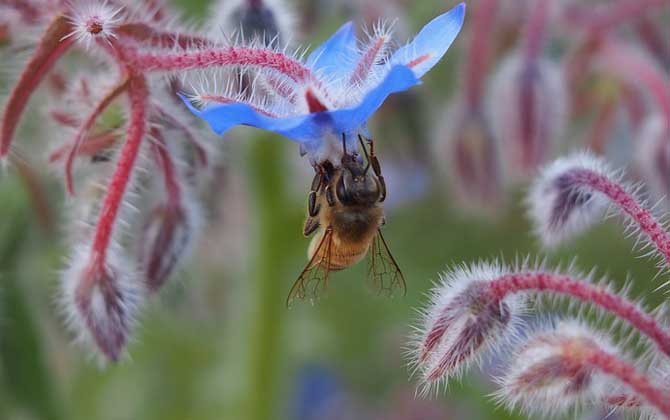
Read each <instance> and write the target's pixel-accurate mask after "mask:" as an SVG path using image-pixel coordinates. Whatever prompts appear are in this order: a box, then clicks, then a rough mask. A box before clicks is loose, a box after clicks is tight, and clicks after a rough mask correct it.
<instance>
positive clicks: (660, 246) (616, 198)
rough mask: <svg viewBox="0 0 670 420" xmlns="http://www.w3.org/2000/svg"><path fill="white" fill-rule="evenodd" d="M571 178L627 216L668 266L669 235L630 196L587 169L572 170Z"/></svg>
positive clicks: (669, 261) (669, 252)
mask: <svg viewBox="0 0 670 420" xmlns="http://www.w3.org/2000/svg"><path fill="white" fill-rule="evenodd" d="M571 177H572V181H573V182H576V183H578V184H581V185H583V186H585V187H587V188H589V189H591V190H594V191H598V192H600V193H601V194H603V195H605V196H606V197H607V198H608V199H609V200H610V201H611V202H612V203H613V204H614V205H616V206H617V207H618V208H619V209H620V210H621V211H622V212H623V213H625V214H627V215H628V216H629V217H630V218H631V219H632V220H633V221H634V222H635V223H636V224H637V225H638V227H639V228H640V230H641V231H642V232H644V234H645V235H646V236H647V237H648V238H649V240H650V241H651V242H652V243H653V244H654V246H655V247H656V249H657V250H658V252H659V253H661V255H663V257H664V259H665V262H666V264H668V265H670V235H669V234H668V232H666V231H665V229H664V228H663V226H662V225H661V223H660V222H659V221H658V220H656V218H655V217H654V216H653V215H652V214H651V212H650V211H649V210H647V209H646V208H645V207H643V206H642V204H641V203H639V202H638V201H637V199H636V198H635V197H634V196H633V195H632V194H630V193H629V192H627V191H626V190H625V189H624V187H623V186H621V185H619V184H618V183H616V182H614V181H612V180H611V179H609V178H608V177H606V176H603V175H601V174H598V173H596V172H593V171H590V170H587V169H578V170H573V171H572V172H571Z"/></svg>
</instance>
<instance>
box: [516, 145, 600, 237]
mask: <svg viewBox="0 0 670 420" xmlns="http://www.w3.org/2000/svg"><path fill="white" fill-rule="evenodd" d="M587 173H590V174H594V175H599V176H604V177H608V178H609V177H611V176H612V174H611V171H610V170H609V169H608V168H607V167H606V165H605V164H604V162H603V161H602V160H601V159H598V158H596V157H595V156H592V155H589V154H578V155H574V156H569V157H565V158H560V159H557V160H556V161H554V162H553V163H551V164H549V165H547V166H546V167H545V168H543V169H542V170H541V171H540V174H539V175H538V176H537V178H536V180H535V181H534V182H533V184H532V185H531V187H530V190H529V192H528V197H527V200H526V202H527V206H528V212H529V216H530V219H531V221H532V222H533V224H534V228H535V232H536V234H537V236H538V238H539V239H540V240H541V241H542V243H543V244H544V245H545V246H549V247H551V246H555V245H558V244H560V243H561V242H563V241H565V240H568V239H570V238H571V237H573V236H574V235H576V234H579V233H581V232H582V231H584V230H586V229H587V228H589V227H590V226H591V225H592V224H594V223H596V222H598V221H600V219H601V218H602V216H603V214H604V212H605V210H606V208H607V200H606V199H605V198H604V197H603V196H602V195H600V194H597V193H596V192H595V191H593V189H592V188H590V186H589V185H588V184H586V183H584V182H583V181H582V180H581V178H582V177H583V176H584V174H587Z"/></svg>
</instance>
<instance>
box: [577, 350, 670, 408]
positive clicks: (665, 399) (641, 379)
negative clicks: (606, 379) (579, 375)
mask: <svg viewBox="0 0 670 420" xmlns="http://www.w3.org/2000/svg"><path fill="white" fill-rule="evenodd" d="M585 362H586V363H588V364H589V365H591V366H592V367H593V368H595V369H597V370H599V371H601V372H603V373H605V374H607V375H610V376H613V377H615V378H617V379H618V380H619V381H621V382H622V383H624V384H626V385H627V386H628V387H629V388H630V389H631V390H632V391H633V392H635V394H637V395H639V396H640V397H641V398H643V399H644V400H646V401H647V402H648V403H649V404H650V405H652V406H654V407H655V408H656V409H658V410H659V411H660V412H661V413H662V415H664V416H665V418H666V419H667V418H670V417H668V415H669V414H670V392H668V391H667V390H666V391H664V390H662V389H660V388H657V387H656V386H654V385H653V384H652V383H651V381H650V380H649V378H647V377H646V376H644V375H642V374H640V373H638V372H637V371H636V370H635V368H634V367H633V366H631V365H630V364H628V363H627V362H625V361H623V360H621V359H619V358H618V357H617V356H615V355H613V354H610V353H608V352H606V351H604V350H602V349H600V348H598V347H591V348H590V349H589V351H588V354H587V356H586V359H585Z"/></svg>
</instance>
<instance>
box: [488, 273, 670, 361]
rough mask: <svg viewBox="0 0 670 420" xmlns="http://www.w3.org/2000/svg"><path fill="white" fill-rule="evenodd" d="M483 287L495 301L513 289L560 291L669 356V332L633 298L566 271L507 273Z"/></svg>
mask: <svg viewBox="0 0 670 420" xmlns="http://www.w3.org/2000/svg"><path fill="white" fill-rule="evenodd" d="M485 287H486V288H487V290H488V291H489V293H491V295H492V299H495V300H497V301H503V300H504V299H505V297H507V296H509V295H512V294H515V293H520V292H525V291H530V290H535V291H540V292H554V293H559V294H563V295H567V296H570V297H572V298H576V299H579V300H581V301H583V302H586V303H591V304H593V305H596V306H598V307H600V308H602V309H604V310H606V311H608V312H610V313H612V314H614V315H616V316H617V317H618V318H620V319H621V320H624V321H626V322H627V323H628V324H630V325H631V326H633V327H634V328H636V329H637V330H638V331H639V332H640V333H642V334H644V335H646V336H647V337H649V338H650V339H651V340H652V341H653V342H654V343H656V345H657V346H658V348H659V349H660V350H661V351H662V352H663V353H664V354H666V355H668V356H670V334H668V333H666V332H665V331H664V330H663V327H662V326H661V325H660V324H659V323H658V321H656V319H654V317H653V316H651V315H649V314H647V313H645V312H643V311H642V310H641V309H640V308H639V307H638V306H637V305H635V304H634V303H633V302H631V301H629V300H627V299H626V298H624V297H622V296H619V295H617V294H615V293H612V292H609V291H607V290H606V289H604V288H602V287H598V286H596V285H593V284H589V283H586V282H584V281H582V280H579V279H575V278H573V277H570V276H566V275H559V274H553V273H541V272H539V273H533V272H528V273H512V274H506V275H503V276H501V277H499V278H497V279H495V280H493V281H491V282H488V283H486V285H485Z"/></svg>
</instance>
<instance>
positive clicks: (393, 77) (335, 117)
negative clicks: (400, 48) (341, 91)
mask: <svg viewBox="0 0 670 420" xmlns="http://www.w3.org/2000/svg"><path fill="white" fill-rule="evenodd" d="M419 83H420V82H419V79H418V78H417V77H416V76H415V75H414V73H413V72H412V70H410V69H409V68H407V67H405V66H394V67H393V68H392V69H391V71H389V73H388V74H387V75H386V77H385V78H384V80H382V82H381V83H380V84H379V85H377V86H376V87H375V88H374V89H372V90H370V91H369V92H368V93H367V94H366V95H365V97H364V98H363V100H362V101H361V102H360V103H359V104H358V105H356V106H355V107H353V108H346V109H339V110H336V111H331V112H329V113H328V114H330V118H331V119H332V127H333V131H334V132H335V133H349V132H353V131H357V130H358V128H359V127H360V126H361V125H363V124H365V122H366V121H367V120H368V119H369V118H370V117H371V116H372V114H374V113H375V111H377V109H378V108H379V107H380V106H381V105H382V104H383V103H384V101H385V100H386V98H387V97H388V96H389V95H391V94H392V93H397V92H402V91H405V90H407V89H409V88H411V87H412V86H415V85H417V84H419Z"/></svg>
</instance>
